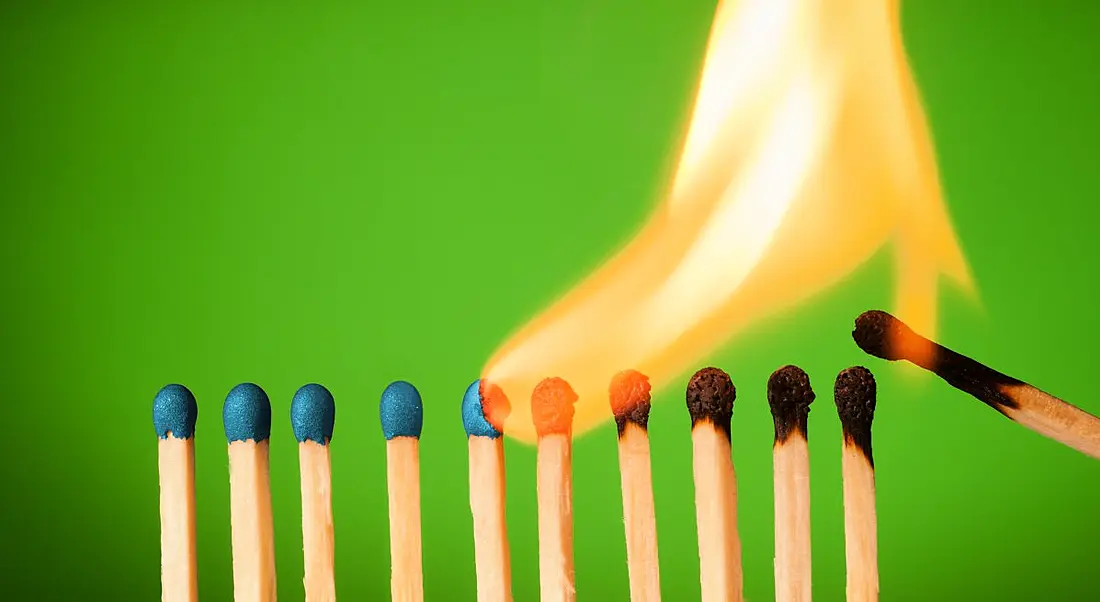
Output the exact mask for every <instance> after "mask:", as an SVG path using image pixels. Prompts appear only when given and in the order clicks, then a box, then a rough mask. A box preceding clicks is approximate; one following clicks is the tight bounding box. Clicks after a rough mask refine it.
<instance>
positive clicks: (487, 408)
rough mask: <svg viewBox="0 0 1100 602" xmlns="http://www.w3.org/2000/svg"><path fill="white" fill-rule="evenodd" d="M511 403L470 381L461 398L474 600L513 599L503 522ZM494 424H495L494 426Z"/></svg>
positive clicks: (482, 383) (481, 382) (500, 393)
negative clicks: (506, 431) (505, 435)
mask: <svg viewBox="0 0 1100 602" xmlns="http://www.w3.org/2000/svg"><path fill="white" fill-rule="evenodd" d="M509 411H510V404H509V402H508V398H507V397H505V396H504V392H503V391H501V390H500V388H499V387H497V386H496V385H493V384H491V383H487V382H485V381H484V380H477V381H474V383H473V384H472V385H470V387H469V388H467V389H466V394H465V395H464V396H463V397H462V425H463V427H464V428H465V429H466V438H467V443H468V447H469V453H470V512H471V513H472V514H473V518H474V563H475V564H474V569H475V572H476V574H477V599H478V602H510V601H511V600H512V568H511V555H510V553H509V551H508V530H507V527H506V521H505V518H504V438H503V437H502V436H501V435H502V434H503V433H502V430H501V429H502V428H503V425H504V421H505V419H506V418H507V417H508V413H509ZM494 425H499V427H498V426H494Z"/></svg>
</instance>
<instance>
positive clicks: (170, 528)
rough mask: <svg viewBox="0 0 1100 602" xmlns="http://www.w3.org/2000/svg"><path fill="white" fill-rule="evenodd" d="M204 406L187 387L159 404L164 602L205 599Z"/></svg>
mask: <svg viewBox="0 0 1100 602" xmlns="http://www.w3.org/2000/svg"><path fill="white" fill-rule="evenodd" d="M198 416H199V406H198V404H196V403H195V396H194V395H192V394H191V391H189V390H187V387H184V386H183V385H168V386H166V387H164V388H163V389H161V390H160V391H159V392H158V393H157V396H156V397H155V398H154V399H153V427H154V428H155V429H156V431H157V437H158V438H159V439H160V441H159V443H158V445H157V455H158V463H159V472H160V583H161V600H162V601H163V602H195V601H196V600H198V599H199V580H198V564H197V563H196V558H195V420H196V419H197V418H198Z"/></svg>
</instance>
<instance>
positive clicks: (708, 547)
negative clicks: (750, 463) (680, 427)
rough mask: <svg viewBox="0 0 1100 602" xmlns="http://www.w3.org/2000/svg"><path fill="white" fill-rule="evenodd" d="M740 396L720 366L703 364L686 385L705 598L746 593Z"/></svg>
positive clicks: (724, 600)
mask: <svg viewBox="0 0 1100 602" xmlns="http://www.w3.org/2000/svg"><path fill="white" fill-rule="evenodd" d="M736 397H737V391H736V389H735V388H734V386H733V381H731V380H730V377H729V375H728V374H726V373H725V372H723V371H722V370H719V369H718V368H703V369H702V370H699V371H698V372H696V373H695V375H694V376H692V377H691V381H690V382H689V383H688V386H687V395H686V398H687V408H688V413H689V414H690V415H691V442H692V469H693V472H694V475H695V520H696V526H697V527H696V528H697V529H698V537H699V582H700V585H701V586H702V599H703V602H712V601H713V602H718V601H721V602H741V600H742V596H743V593H742V574H741V570H742V569H741V537H740V535H739V533H738V531H737V477H736V475H735V473H734V468H733V458H732V456H731V449H730V420H731V419H732V418H733V402H734V399H735V398H736Z"/></svg>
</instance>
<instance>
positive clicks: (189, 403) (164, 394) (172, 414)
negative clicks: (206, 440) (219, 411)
mask: <svg viewBox="0 0 1100 602" xmlns="http://www.w3.org/2000/svg"><path fill="white" fill-rule="evenodd" d="M198 417H199V405H198V404H197V403H195V396H194V395H192V394H191V391H189V390H187V387H185V386H183V385H168V386H166V387H164V388H163V389H161V390H160V391H157V396H156V397H154V398H153V428H155V429H156V430H157V437H160V438H161V439H167V438H168V433H172V436H173V437H175V438H176V439H190V438H191V437H194V436H195V420H196V419H198Z"/></svg>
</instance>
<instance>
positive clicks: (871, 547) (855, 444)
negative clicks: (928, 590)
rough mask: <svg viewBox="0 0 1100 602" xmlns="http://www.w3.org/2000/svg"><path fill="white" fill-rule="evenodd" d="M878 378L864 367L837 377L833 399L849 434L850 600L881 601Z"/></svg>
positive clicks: (845, 451) (845, 454) (845, 458)
mask: <svg viewBox="0 0 1100 602" xmlns="http://www.w3.org/2000/svg"><path fill="white" fill-rule="evenodd" d="M875 388H876V387H875V377H874V376H873V375H872V374H871V372H870V370H868V369H866V368H863V367H861V366H856V367H853V368H848V369H846V370H844V371H842V372H841V373H840V374H839V375H838V376H837V377H836V383H835V385H834V387H833V397H834V400H835V401H836V411H837V414H838V415H839V416H840V426H841V429H842V430H843V433H844V445H843V448H842V455H841V470H842V472H843V478H844V558H845V565H846V568H847V575H848V576H847V592H848V602H875V601H876V600H878V526H877V525H878V523H877V519H876V518H875V460H874V456H873V455H872V454H871V421H872V420H873V419H874V417H875V394H876V393H875Z"/></svg>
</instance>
